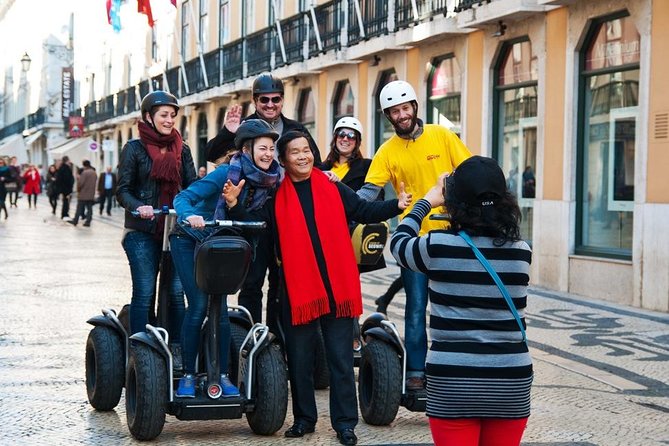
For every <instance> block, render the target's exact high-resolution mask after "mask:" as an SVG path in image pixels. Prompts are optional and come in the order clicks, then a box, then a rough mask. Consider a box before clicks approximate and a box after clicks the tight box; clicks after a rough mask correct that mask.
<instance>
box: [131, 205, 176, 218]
mask: <svg viewBox="0 0 669 446" xmlns="http://www.w3.org/2000/svg"><path fill="white" fill-rule="evenodd" d="M130 213H131V214H132V216H133V217H139V212H138V211H130ZM153 215H177V211H175V210H174V209H170V208H169V207H168V206H163V207H162V208H160V209H158V208H153Z"/></svg>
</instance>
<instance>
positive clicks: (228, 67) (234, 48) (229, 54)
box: [222, 39, 244, 83]
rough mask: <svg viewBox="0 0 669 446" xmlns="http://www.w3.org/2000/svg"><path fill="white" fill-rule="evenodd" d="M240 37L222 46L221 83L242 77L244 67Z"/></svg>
mask: <svg viewBox="0 0 669 446" xmlns="http://www.w3.org/2000/svg"><path fill="white" fill-rule="evenodd" d="M243 47H244V41H243V40H242V39H239V40H236V41H234V42H231V43H229V44H227V45H224V46H223V57H222V60H223V83H227V82H232V81H235V80H237V79H241V78H242V73H243V69H244V58H243V56H242V52H243V51H242V49H243Z"/></svg>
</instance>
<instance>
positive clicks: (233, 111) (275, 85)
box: [206, 73, 321, 167]
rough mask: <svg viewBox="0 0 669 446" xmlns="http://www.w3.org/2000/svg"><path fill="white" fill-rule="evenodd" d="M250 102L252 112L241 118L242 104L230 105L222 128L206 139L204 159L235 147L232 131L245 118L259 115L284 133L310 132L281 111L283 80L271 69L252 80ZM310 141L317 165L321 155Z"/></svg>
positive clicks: (216, 158)
mask: <svg viewBox="0 0 669 446" xmlns="http://www.w3.org/2000/svg"><path fill="white" fill-rule="evenodd" d="M252 90H253V105H254V106H255V112H254V113H252V114H250V115H249V116H247V117H245V118H243V119H242V107H241V105H239V104H234V105H232V106H230V109H229V110H228V114H227V115H226V117H225V123H224V125H223V128H221V130H220V131H219V132H218V135H216V137H215V138H214V139H212V140H210V141H209V142H208V143H207V146H206V152H207V160H208V161H211V162H216V160H218V159H219V158H221V157H223V156H225V155H226V154H227V153H228V151H230V150H234V147H235V134H236V133H237V129H238V128H239V125H240V124H241V123H242V122H243V121H246V120H247V119H262V120H263V121H265V122H267V123H268V124H269V125H271V126H272V128H273V129H274V130H275V131H276V132H278V133H279V135H283V134H284V133H286V132H288V131H290V130H299V131H301V132H303V133H306V134H307V135H309V136H311V134H310V133H309V131H308V130H307V129H306V127H304V126H303V125H302V124H300V123H299V122H297V121H294V120H292V119H288V118H286V117H285V116H284V115H283V101H284V98H283V93H284V89H283V81H282V80H281V79H279V78H278V77H276V76H273V75H272V74H270V73H262V74H260V75H259V76H258V77H257V78H256V79H255V80H254V81H253V87H252ZM309 140H310V141H311V145H312V147H311V149H312V151H313V152H314V157H315V164H314V165H315V166H317V167H318V166H320V164H321V156H320V151H319V150H318V147H317V146H316V145H315V143H314V142H313V138H309Z"/></svg>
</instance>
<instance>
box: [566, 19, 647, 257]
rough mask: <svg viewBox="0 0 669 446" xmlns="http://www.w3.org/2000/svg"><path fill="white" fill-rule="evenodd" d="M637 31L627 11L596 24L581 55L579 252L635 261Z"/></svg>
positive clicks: (577, 244) (577, 250) (637, 90)
mask: <svg viewBox="0 0 669 446" xmlns="http://www.w3.org/2000/svg"><path fill="white" fill-rule="evenodd" d="M639 42H640V38H639V33H638V32H637V30H636V28H635V26H634V23H633V22H632V20H631V19H630V18H629V17H627V13H624V14H619V15H618V17H615V18H610V17H609V18H607V19H603V20H601V21H597V22H595V23H594V24H593V27H592V29H591V30H590V33H589V35H588V38H587V39H586V43H585V46H584V49H583V52H582V53H581V76H580V86H581V90H580V91H581V93H582V98H581V102H580V108H579V116H580V121H581V123H582V124H581V127H580V129H579V157H578V167H577V168H578V178H579V181H578V195H577V218H578V220H577V236H576V252H578V253H581V254H589V255H599V256H610V257H621V258H631V255H632V232H633V216H634V179H635V177H634V158H635V149H636V122H637V119H638V115H639V110H638V105H639Z"/></svg>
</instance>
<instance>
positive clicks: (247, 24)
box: [242, 0, 256, 36]
mask: <svg viewBox="0 0 669 446" xmlns="http://www.w3.org/2000/svg"><path fill="white" fill-rule="evenodd" d="M255 13H256V2H255V0H242V35H243V36H248V35H249V34H252V33H253V31H255V16H256V14H255Z"/></svg>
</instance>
